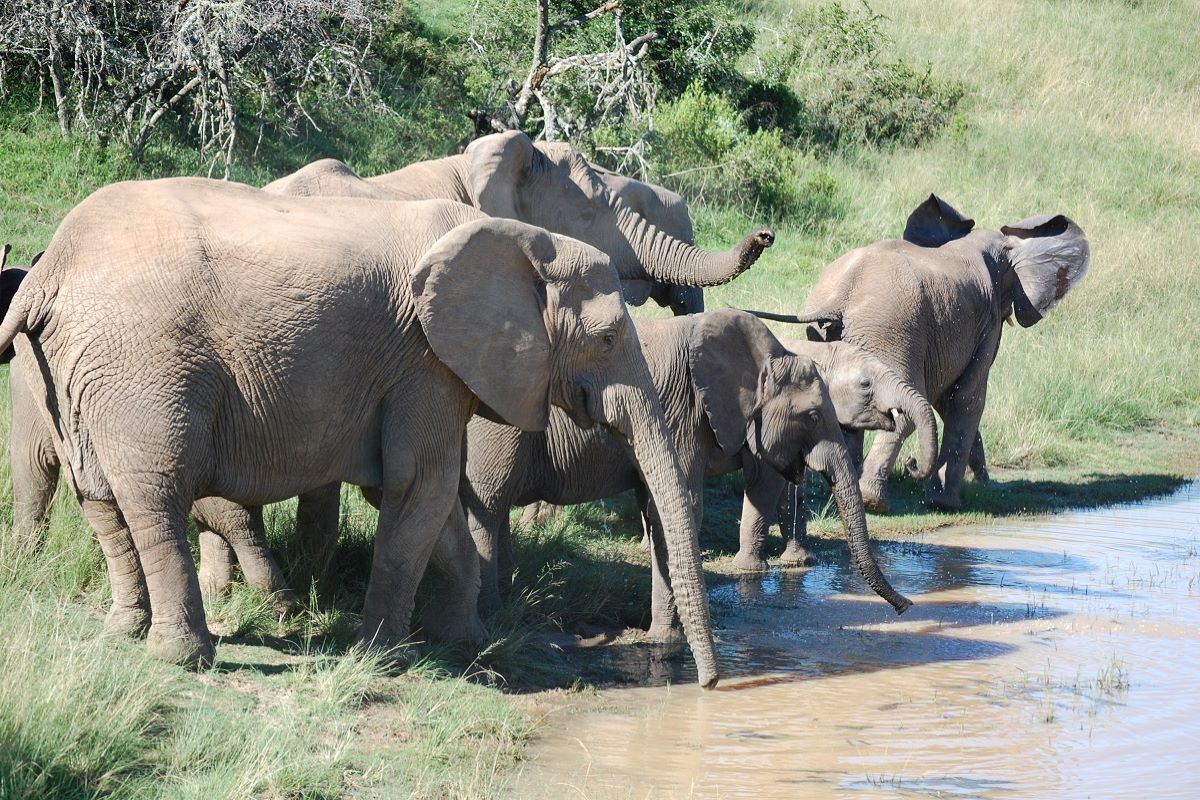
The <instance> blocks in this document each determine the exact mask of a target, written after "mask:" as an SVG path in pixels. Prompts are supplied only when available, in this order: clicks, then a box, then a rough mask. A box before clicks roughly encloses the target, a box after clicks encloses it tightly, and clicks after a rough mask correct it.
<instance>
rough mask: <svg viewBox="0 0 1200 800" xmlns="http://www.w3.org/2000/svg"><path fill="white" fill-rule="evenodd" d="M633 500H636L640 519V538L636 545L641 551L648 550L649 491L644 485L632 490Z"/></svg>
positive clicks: (645, 551) (647, 551)
mask: <svg viewBox="0 0 1200 800" xmlns="http://www.w3.org/2000/svg"><path fill="white" fill-rule="evenodd" d="M633 494H634V500H635V501H636V502H637V507H638V516H640V517H641V521H642V540H641V541H640V542H639V543H638V547H640V548H641V549H642V552H643V553H649V552H650V512H649V509H650V492H649V490H647V489H646V487H645V486H643V485H639V486H637V487H636V488H634V490H633Z"/></svg>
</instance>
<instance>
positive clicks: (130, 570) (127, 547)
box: [80, 500, 150, 637]
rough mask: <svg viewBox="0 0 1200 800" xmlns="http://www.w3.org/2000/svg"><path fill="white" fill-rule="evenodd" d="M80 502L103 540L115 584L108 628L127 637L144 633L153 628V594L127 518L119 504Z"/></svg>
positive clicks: (112, 583)
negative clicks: (149, 588) (148, 589)
mask: <svg viewBox="0 0 1200 800" xmlns="http://www.w3.org/2000/svg"><path fill="white" fill-rule="evenodd" d="M80 505H81V506H82V508H83V516H84V517H85V518H86V519H87V521H88V525H90V526H91V527H92V530H93V531H95V532H96V538H97V539H98V540H99V542H100V550H101V551H103V553H104V562H105V564H106V566H107V567H108V581H109V584H110V586H111V587H112V606H111V607H110V608H109V610H108V616H107V617H105V620H104V627H105V628H106V629H108V630H110V631H112V632H114V633H120V634H124V635H126V636H134V637H139V636H144V635H145V633H146V631H147V630H149V629H150V595H149V594H148V593H147V590H146V579H145V576H143V575H142V567H141V564H140V563H139V561H138V555H137V550H136V549H135V548H134V544H133V536H132V535H131V534H130V532H129V528H128V527H127V526H126V525H125V519H124V518H123V517H122V516H121V512H120V510H119V509H118V508H117V505H116V504H115V503H111V502H100V501H96V500H84V501H83V502H82V503H81V504H80Z"/></svg>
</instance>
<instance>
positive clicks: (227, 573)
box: [196, 519, 237, 600]
mask: <svg viewBox="0 0 1200 800" xmlns="http://www.w3.org/2000/svg"><path fill="white" fill-rule="evenodd" d="M196 523H197V527H198V528H199V533H200V569H199V570H198V573H197V577H198V578H199V580H200V596H201V597H203V598H204V599H205V600H215V599H216V598H218V597H225V596H226V595H228V594H229V590H230V587H232V586H233V568H234V567H235V566H237V559H236V557H235V556H234V554H233V548H232V547H230V546H229V545H228V544H226V542H225V540H224V539H223V538H222V537H221V536H220V535H218V534H216V533H214V532H213V531H212V530H211V529H210V528H208V527H207V526H206V525H205V524H204V523H202V522H200V520H199V519H197V520H196Z"/></svg>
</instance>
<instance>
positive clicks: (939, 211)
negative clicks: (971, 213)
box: [904, 194, 975, 247]
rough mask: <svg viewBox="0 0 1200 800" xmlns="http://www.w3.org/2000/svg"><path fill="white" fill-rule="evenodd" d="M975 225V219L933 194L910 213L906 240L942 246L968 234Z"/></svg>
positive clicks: (921, 244) (927, 245)
mask: <svg viewBox="0 0 1200 800" xmlns="http://www.w3.org/2000/svg"><path fill="white" fill-rule="evenodd" d="M974 227H975V220H973V219H971V218H970V217H964V216H963V215H962V214H960V213H958V211H956V210H955V208H954V206H952V205H950V204H949V203H947V202H946V201H945V200H943V199H942V198H940V197H938V196H937V195H936V194H931V195H929V198H928V199H926V200H925V202H924V203H921V205H919V206H917V207H916V209H914V210H913V212H912V213H911V214H909V215H908V224H907V225H905V226H904V241H906V242H912V243H913V244H916V245H920V246H921V247H941V246H942V245H944V244H946V243H947V242H952V241H954V240H955V239H961V238H962V237H964V236H966V235H967V234H968V233H970V232H971V229H972V228H974Z"/></svg>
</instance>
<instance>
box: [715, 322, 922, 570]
mask: <svg viewBox="0 0 1200 800" xmlns="http://www.w3.org/2000/svg"><path fill="white" fill-rule="evenodd" d="M783 346H784V347H786V348H787V349H788V351H789V352H792V353H795V354H797V355H800V356H804V357H805V358H808V359H811V360H812V362H813V363H814V364H815V365H816V367H817V374H818V375H820V376H821V379H822V380H823V381H824V382H825V385H826V386H827V387H829V395H830V398H831V399H832V401H833V408H834V411H836V412H837V420H838V424H839V425H841V427H842V430H843V431H854V432H857V431H868V430H882V431H894V430H896V429H897V428H905V427H910V426H915V427H916V430H917V438H918V440H919V442H920V448H921V459H920V463H919V464H918V463H909V464H908V465H906V466H907V470H908V473H909V474H910V475H911V476H912V477H914V478H916V479H917V480H925V479H926V478H928V477H929V475H930V473H932V472H933V468H934V466H935V464H936V463H937V453H938V435H937V420H936V419H935V418H934V415H933V407H932V406H931V405H929V402H928V401H927V400H926V399H925V398H924V397H922V396H921V394H920V392H918V391H917V390H916V388H915V387H914V386H913V385H912V384H910V383H908V382H907V381H905V380H904V379H903V378H901V377H900V375H899V374H898V373H896V371H895V370H893V369H892V368H891V367H889V366H887V365H886V364H884V363H883V362H882V361H880V360H879V359H877V358H875V357H874V356H872V355H871V354H870V353H868V352H867V351H865V350H863V349H862V348H861V347H856V346H855V345H852V344H849V343H848V342H809V341H804V340H801V339H784V340H783ZM777 509H778V512H779V523H780V528H781V529H782V530H783V538H784V542H785V548H784V551H783V556H782V557H781V559H780V561H781V562H782V563H783V564H784V565H785V566H789V565H800V564H804V563H806V562H808V561H809V556H808V551H807V549H806V548H805V547H804V545H803V544H802V542H803V540H804V532H805V527H804V493H803V490H802V488H801V487H798V486H796V484H789V483H787V482H786V481H785V480H784V478H783V476H781V475H776V474H769V473H768V474H766V475H764V476H762V478H761V479H760V480H758V481H756V482H754V483H753V484H750V483H747V486H746V496H745V500H744V501H743V505H742V525H741V537H740V542H739V547H738V554H737V557H736V558H735V559H734V566H736V567H737V568H738V569H739V570H741V571H743V572H762V571H763V570H765V569H766V568H767V562H766V560H765V558H764V553H763V545H764V544H765V542H766V536H767V531H768V530H769V529H770V527H771V523H772V522H773V521H774V520H775V514H776V510H777Z"/></svg>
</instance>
